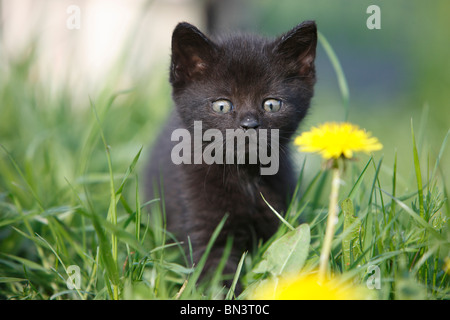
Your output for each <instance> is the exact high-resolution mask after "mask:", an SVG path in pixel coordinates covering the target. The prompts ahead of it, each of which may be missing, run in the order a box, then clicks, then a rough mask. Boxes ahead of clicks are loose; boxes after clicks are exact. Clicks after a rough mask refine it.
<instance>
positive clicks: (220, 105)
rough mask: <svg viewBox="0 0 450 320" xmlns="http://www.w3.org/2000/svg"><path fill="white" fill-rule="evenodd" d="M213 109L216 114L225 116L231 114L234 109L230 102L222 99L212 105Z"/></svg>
mask: <svg viewBox="0 0 450 320" xmlns="http://www.w3.org/2000/svg"><path fill="white" fill-rule="evenodd" d="M212 108H213V110H214V111H215V112H217V113H222V114H224V113H228V112H230V111H231V109H232V108H233V105H232V104H231V102H230V101H228V100H225V99H221V100H217V101H214V102H213V103H212Z"/></svg>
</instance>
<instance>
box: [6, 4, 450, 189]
mask: <svg viewBox="0 0 450 320" xmlns="http://www.w3.org/2000/svg"><path fill="white" fill-rule="evenodd" d="M0 4H1V7H0V10H1V18H2V20H1V33H0V37H1V42H0V43H1V47H0V143H1V144H2V145H3V146H4V147H5V149H6V150H8V152H10V153H11V155H12V157H13V158H15V159H19V160H18V162H19V165H23V166H27V165H28V166H29V168H28V170H29V173H30V175H35V177H34V180H33V181H36V185H39V180H40V179H43V180H45V177H42V175H39V171H41V173H42V170H44V169H45V170H49V171H50V170H53V171H52V172H53V173H54V172H55V170H56V171H58V170H59V171H60V174H55V175H52V177H55V176H59V178H58V181H55V183H58V184H60V185H64V184H65V183H66V182H65V179H68V180H69V181H72V180H73V179H76V178H78V177H79V175H80V172H81V171H82V170H85V169H86V168H85V167H86V166H88V165H87V164H86V163H87V162H89V166H91V167H90V169H92V170H94V171H95V170H97V169H98V170H99V171H102V170H104V169H105V163H104V161H95V159H96V157H97V158H99V159H104V154H103V153H102V152H103V150H102V149H101V148H97V149H98V150H97V149H96V148H94V147H93V148H92V150H91V152H89V151H86V150H85V149H86V141H88V140H89V134H92V130H93V129H92V128H93V127H95V117H94V116H93V113H92V108H91V104H93V105H95V106H96V108H98V110H99V113H100V117H101V121H102V125H103V127H104V130H105V133H106V136H107V138H108V140H109V142H110V143H111V145H112V148H113V150H114V152H115V154H114V157H115V163H116V165H117V166H118V168H119V170H120V169H121V168H122V167H124V168H126V165H127V164H128V163H129V162H130V159H131V158H132V155H134V154H135V153H136V152H137V150H138V149H139V148H140V146H144V154H145V155H148V152H149V150H150V146H151V145H152V143H153V141H154V139H155V137H156V135H157V133H158V131H159V128H160V127H161V125H162V123H163V122H164V119H165V118H166V117H167V115H168V113H169V112H170V110H171V108H172V102H171V99H170V87H169V84H168V65H169V59H170V36H171V32H172V30H173V28H174V27H175V25H176V23H178V22H180V21H189V22H191V23H193V24H196V25H198V26H199V27H200V28H201V29H202V30H204V31H205V32H206V33H215V32H218V33H220V32H233V31H237V30H239V31H248V32H256V33H260V34H263V35H268V36H276V35H279V34H281V33H283V32H286V31H287V30H289V29H290V28H292V27H293V26H295V25H297V24H298V23H300V22H302V21H303V20H311V19H313V20H316V22H317V24H318V28H319V30H320V32H321V33H322V34H323V35H324V36H325V37H326V38H327V40H328V41H329V42H330V44H331V46H332V47H333V48H334V51H335V53H336V55H337V57H338V59H339V61H340V63H341V65H342V68H343V71H344V73H345V76H346V80H347V82H348V87H349V92H350V114H349V120H350V121H351V122H354V123H356V124H358V125H360V126H361V127H363V128H366V129H367V130H368V131H371V132H372V133H373V135H374V136H376V137H378V138H379V140H380V141H381V142H382V143H383V145H384V149H383V151H382V154H383V155H384V159H385V163H387V164H388V166H391V164H392V163H393V159H394V154H395V153H396V152H397V154H398V163H399V166H398V171H399V173H400V175H401V174H404V175H407V176H410V173H411V171H412V169H413V162H412V144H411V120H412V121H413V123H414V128H415V132H416V135H417V138H418V144H419V149H420V150H421V155H422V158H423V161H424V163H429V167H432V164H433V163H434V159H435V158H436V156H437V154H438V153H439V150H440V147H441V144H442V141H443V139H444V137H445V135H446V133H447V131H448V130H449V127H450V112H449V108H450V105H449V104H450V103H449V102H450V40H449V39H450V37H449V30H450V19H449V16H450V3H449V2H448V1H446V0H435V1H433V2H425V1H420V0H395V1H375V0H373V1H366V0H353V1H352V0H334V1H324V0H319V1H314V0H302V1H295V0H282V1H269V0H246V1H237V0H220V1H219V0H216V1H215V0H202V1H200V0H198V1H195V0H191V1H183V0H178V1H162V0H160V1H142V0H141V1H139V0H134V1H119V0H115V1H112V0H111V1H102V0H94V1H66V0H62V1H54V0H48V1H45V0H44V1H39V4H36V2H35V1H26V0H24V1H18V2H12V1H7V0H3V1H1V2H0ZM372 4H376V5H378V6H379V7H380V9H381V29H380V30H369V29H368V28H367V26H366V21H367V19H368V18H369V16H370V14H368V13H366V10H367V7H368V6H369V5H372ZM70 5H76V6H78V7H79V9H80V28H79V29H70V28H68V27H67V21H68V19H70V18H71V16H72V13H73V12H69V11H67V10H68V7H69V6H70ZM316 65H317V72H318V77H317V78H318V81H317V86H316V94H315V97H314V99H313V103H312V108H311V112H310V114H309V116H308V118H307V119H306V120H305V121H304V123H303V125H302V129H304V130H305V129H308V128H309V127H310V126H311V125H314V124H317V123H321V122H324V121H330V120H336V121H341V120H344V118H343V117H344V114H345V112H344V109H343V101H342V96H341V93H340V91H339V87H338V82H337V80H336V73H335V70H334V69H333V67H332V65H331V63H330V60H329V59H328V57H327V55H326V54H325V52H324V50H323V47H322V46H321V45H320V44H319V47H318V53H317V62H316ZM118 92H122V93H121V94H119V95H117V96H115V94H117V93H118ZM111 97H115V99H111ZM43 146H46V147H45V148H44V147H43ZM46 148H51V149H52V150H53V151H54V152H53V153H51V152H50V153H49V151H48V150H47V149H46ZM448 149H449V148H447V149H446V151H445V155H444V157H443V158H442V161H441V168H442V171H443V172H444V173H445V174H446V176H448V175H449V173H450V172H449V170H450V169H449V167H450V166H449V165H448V161H449V160H448V159H449V150H448ZM50 156H52V157H58V159H59V160H60V161H59V162H57V161H54V162H51V163H52V165H51V166H52V167H48V168H44V167H45V163H46V162H45V161H39V162H38V161H37V159H41V160H42V159H43V160H45V158H46V157H50ZM83 157H85V158H86V157H89V159H90V160H87V159H83ZM143 158H145V156H143ZM0 159H3V162H2V163H3V164H2V166H3V167H4V169H5V168H6V166H9V165H7V164H6V163H8V161H7V155H6V154H5V153H2V154H0ZM20 159H24V160H23V161H22V160H20ZM92 159H94V160H92ZM33 161H34V163H33ZM27 163H28V164H27ZM55 163H56V164H55ZM144 164H145V159H144V160H141V161H140V164H139V165H140V166H141V168H142V166H143V165H144ZM424 165H426V164H424ZM83 166H84V167H83ZM96 166H98V168H97V167H96ZM313 166H314V164H313ZM317 166H318V164H317ZM386 170H388V169H386ZM7 171H8V170H6V169H5V170H3V175H7V174H6V173H5V172H7ZM43 172H45V171H43ZM2 178H3V179H2V180H3V182H2V184H3V186H5V185H8V184H9V182H7V181H8V176H3V177H2ZM52 179H54V178H52ZM5 181H6V182H5ZM404 187H405V188H406V189H408V183H407V182H406V181H405V183H404Z"/></svg>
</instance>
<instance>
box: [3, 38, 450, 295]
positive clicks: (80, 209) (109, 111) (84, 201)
mask: <svg viewBox="0 0 450 320" xmlns="http://www.w3.org/2000/svg"><path fill="white" fill-rule="evenodd" d="M322 38H323V37H322ZM328 52H329V53H330V54H333V51H332V49H331V47H330V46H329V44H328ZM331 59H332V60H333V61H334V62H335V64H336V65H339V61H338V60H337V58H336V56H335V55H334V57H331ZM34 61H35V57H34V56H33V55H32V54H31V55H29V56H24V57H22V58H21V59H18V60H12V61H10V62H8V65H7V67H8V69H9V72H8V76H7V77H2V78H1V79H0V103H1V109H0V145H1V149H0V298H1V299H50V300H53V299H139V298H145V299H217V298H220V299H232V298H235V296H234V294H233V291H232V290H227V289H225V288H223V287H222V286H221V280H222V275H221V270H222V269H223V267H224V262H225V261H226V258H227V255H228V254H229V248H230V246H228V247H227V248H228V250H225V254H224V257H223V259H222V263H221V264H220V265H219V267H218V272H217V273H216V275H215V276H214V277H213V278H212V279H211V281H209V282H202V283H198V281H197V280H198V276H199V273H200V272H201V268H202V266H203V264H204V262H205V260H204V259H202V260H201V261H200V263H199V264H198V265H196V266H193V265H192V262H191V259H190V257H189V255H188V256H185V255H184V254H183V253H182V250H181V247H180V246H179V244H178V243H176V242H175V241H173V239H172V238H171V236H170V234H167V233H166V232H165V231H164V214H163V213H161V212H153V214H152V215H151V216H150V215H149V214H148V213H149V211H150V207H151V206H150V204H151V203H153V202H155V201H159V199H144V198H143V193H142V190H141V189H142V188H141V185H142V183H143V180H144V178H143V177H142V176H141V171H142V169H143V167H144V165H145V161H146V156H147V154H148V151H149V148H148V147H147V146H148V145H149V144H151V142H152V140H153V137H154V136H155V135H156V133H157V131H158V129H159V125H157V124H158V123H160V122H161V121H162V119H163V118H164V114H165V112H162V111H161V110H160V109H159V108H157V107H155V106H159V105H164V106H168V105H169V98H170V94H169V92H168V90H167V87H164V86H162V87H158V86H159V85H158V82H155V83H152V84H151V85H152V86H153V87H157V88H166V89H162V90H154V91H151V92H147V91H146V90H144V89H142V87H140V86H136V87H135V88H132V89H130V90H124V91H119V92H116V91H114V90H113V89H111V86H109V87H107V88H105V89H104V91H103V92H101V93H100V94H99V95H98V96H97V97H95V98H90V97H85V99H84V100H83V99H81V101H84V102H83V104H84V105H83V106H82V107H81V108H80V107H76V106H75V105H73V104H72V101H73V100H72V98H71V95H70V89H63V90H61V91H60V92H58V94H56V95H50V94H49V93H48V88H46V86H45V84H41V83H39V82H35V81H33V79H32V77H31V76H30V69H31V67H32V65H33V62H34ZM337 73H338V79H339V83H340V87H341V89H342V88H344V89H345V88H347V85H346V83H345V77H344V76H343V72H342V69H341V68H339V69H337ZM157 91H159V93H155V92H157ZM345 92H347V93H346V94H343V98H344V102H345V104H346V108H345V109H343V112H344V114H345V118H347V116H348V107H347V104H348V101H347V100H348V90H346V91H345ZM345 92H344V93H345ZM149 101H151V103H150V102H149ZM399 134H401V135H404V134H409V133H407V132H402V133H399ZM449 134H450V133H448V134H447V135H446V136H445V137H443V141H442V144H441V148H440V151H439V153H438V154H437V155H433V154H426V153H424V152H423V150H425V148H423V145H422V148H421V145H418V144H417V143H416V141H426V130H420V133H419V135H417V133H416V132H415V131H414V127H413V124H411V133H410V139H409V141H410V150H411V154H410V156H408V157H402V158H403V159H407V161H410V164H413V166H414V169H415V170H414V172H411V173H410V174H409V176H403V175H401V174H400V172H399V168H400V167H401V166H402V165H404V163H400V162H399V161H398V157H397V155H396V156H395V157H394V159H384V158H383V157H382V156H380V157H378V156H368V157H366V156H362V157H361V159H359V161H357V162H353V163H351V164H350V165H348V167H347V168H346V171H345V173H344V177H343V180H344V184H343V185H342V186H341V192H340V196H339V202H340V203H342V202H343V201H344V200H345V203H346V209H345V210H347V211H346V214H345V215H344V214H340V215H339V217H340V218H339V222H338V224H337V225H336V229H337V232H336V237H335V239H334V241H333V246H332V254H331V263H330V267H331V270H332V271H333V272H334V273H342V274H343V275H344V276H345V277H347V278H351V279H352V280H353V281H354V282H355V283H360V284H366V283H368V282H370V283H372V282H371V281H372V280H373V279H374V277H375V276H379V277H378V279H379V280H380V289H373V293H374V296H375V297H376V298H379V299H409V298H410V299H448V298H450V287H449V277H448V273H446V269H445V267H444V265H445V261H446V260H445V259H448V257H449V243H450V232H449V224H450V219H449V218H450V200H449V198H448V191H447V188H448V186H447V185H446V179H445V177H444V176H443V174H442V166H443V165H447V163H448V159H447V160H445V159H443V158H442V157H443V154H444V150H445V148H446V147H448V146H447V140H448V136H449ZM374 135H376V132H375V133H374ZM381 142H382V141H381ZM377 155H378V154H377ZM315 161H317V159H316V158H314V156H311V157H309V156H308V158H306V159H305V160H304V162H303V163H299V166H301V168H302V170H300V173H299V186H298V188H297V192H296V195H295V197H294V198H293V199H292V202H291V205H290V207H289V211H288V212H287V213H286V214H285V215H284V217H280V218H282V220H283V221H284V222H285V223H282V224H280V228H279V230H278V232H277V233H276V235H275V236H274V237H273V239H272V240H271V241H269V242H268V243H261V244H260V245H259V246H258V247H257V248H256V249H257V250H256V253H255V254H246V255H243V257H242V259H241V261H240V264H239V268H238V269H239V271H238V272H237V273H236V275H235V277H234V284H236V281H237V277H238V276H240V279H241V281H242V283H243V285H244V288H245V287H252V286H253V285H254V284H255V283H257V282H258V281H261V280H262V279H263V278H264V277H265V275H264V274H262V273H261V272H256V271H258V264H259V263H260V261H261V260H262V259H263V254H264V252H265V251H266V249H267V248H268V247H269V246H270V244H271V243H274V242H275V240H277V239H280V237H282V236H283V235H284V234H286V233H288V232H293V230H291V229H292V228H296V227H297V226H298V225H299V222H298V221H299V219H298V218H299V217H300V218H302V219H303V221H306V222H308V224H309V229H310V236H311V239H310V241H311V242H310V243H311V244H310V249H309V251H308V252H306V253H305V255H304V257H305V263H304V266H303V269H305V270H312V269H314V268H316V267H317V266H318V260H319V255H320V250H321V247H322V244H323V237H324V232H325V222H326V217H327V208H328V203H327V199H328V195H329V184H330V183H329V181H330V178H331V177H330V176H329V172H328V171H327V170H325V169H320V170H318V171H315V172H310V171H308V164H309V163H310V162H315ZM408 165H409V164H408ZM161 198H163V195H161ZM167 200H169V201H170V199H167ZM349 203H350V204H351V206H352V207H348V205H349ZM349 208H351V209H349ZM348 212H350V213H352V214H351V215H350V216H352V215H354V216H353V217H352V219H350V220H346V223H344V216H345V217H349V215H348ZM349 221H350V222H349ZM220 228H221V225H219V226H218V227H217V230H216V231H217V232H219V231H220ZM217 232H216V233H215V234H214V235H213V237H212V239H211V242H210V245H211V244H212V243H213V241H214V239H215V237H216V236H217ZM279 243H280V242H278V244H279ZM230 244H231V243H230ZM302 254H303V253H302ZM204 258H206V255H205V257H204ZM344 261H345V263H344ZM302 265H303V264H302ZM74 266H75V267H78V268H79V270H80V276H79V277H78V278H77V274H76V272H74V271H73V270H74ZM259 269H261V266H259ZM374 270H375V271H374ZM377 272H378V273H377ZM447 272H449V271H448V270H447ZM68 281H69V282H70V281H75V283H76V281H79V286H75V287H73V286H71V285H68ZM69 284H70V283H69ZM245 293H246V292H245V291H244V293H243V296H241V298H242V297H245ZM238 298H239V297H238Z"/></svg>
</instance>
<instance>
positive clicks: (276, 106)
mask: <svg viewBox="0 0 450 320" xmlns="http://www.w3.org/2000/svg"><path fill="white" fill-rule="evenodd" d="M263 107H264V110H266V111H267V112H277V111H278V110H280V108H281V100H277V99H267V100H264V103H263Z"/></svg>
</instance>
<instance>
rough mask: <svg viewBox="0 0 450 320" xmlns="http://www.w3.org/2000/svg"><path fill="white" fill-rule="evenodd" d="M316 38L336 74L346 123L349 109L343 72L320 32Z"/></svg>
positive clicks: (333, 52) (330, 47) (347, 92)
mask: <svg viewBox="0 0 450 320" xmlns="http://www.w3.org/2000/svg"><path fill="white" fill-rule="evenodd" d="M317 36H318V39H319V42H320V43H321V44H322V46H323V48H324V50H325V53H326V54H327V56H328V59H330V62H331V64H332V66H333V68H334V71H335V72H336V77H337V81H338V85H339V90H340V92H341V95H342V100H343V103H344V110H345V117H344V121H347V120H348V116H349V109H350V94H349V90H348V84H347V79H346V78H345V74H344V70H343V69H342V66H341V63H340V62H339V59H338V57H337V55H336V52H335V51H334V50H333V47H332V46H331V44H330V43H329V42H328V40H327V39H326V38H325V36H324V35H323V34H322V33H321V32H318V33H317Z"/></svg>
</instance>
